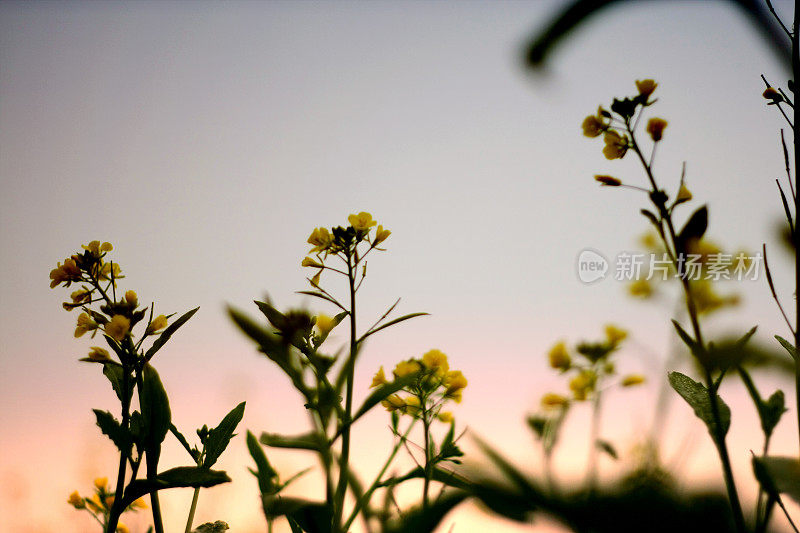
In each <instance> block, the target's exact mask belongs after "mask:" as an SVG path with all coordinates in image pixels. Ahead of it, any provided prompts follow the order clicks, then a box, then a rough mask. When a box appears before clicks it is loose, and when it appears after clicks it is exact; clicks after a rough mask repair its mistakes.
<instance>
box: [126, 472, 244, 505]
mask: <svg viewBox="0 0 800 533" xmlns="http://www.w3.org/2000/svg"><path fill="white" fill-rule="evenodd" d="M230 480H231V478H229V477H228V474H226V473H225V472H221V471H219V470H208V469H206V468H200V467H196V466H179V467H177V468H172V469H170V470H167V471H165V472H162V473H160V474H158V476H157V477H156V479H155V481H147V480H145V479H136V480H134V481H131V482H130V483H129V484H128V486H127V487H126V488H125V497H124V499H123V508H125V507H127V506H128V505H130V504H131V503H133V502H134V501H136V500H137V499H138V498H141V497H142V496H144V495H145V494H148V493H150V492H153V491H155V490H163V489H172V488H177V487H201V488H208V487H213V486H215V485H219V484H220V483H228V482H229V481H230Z"/></svg>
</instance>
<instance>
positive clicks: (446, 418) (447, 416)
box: [436, 411, 453, 424]
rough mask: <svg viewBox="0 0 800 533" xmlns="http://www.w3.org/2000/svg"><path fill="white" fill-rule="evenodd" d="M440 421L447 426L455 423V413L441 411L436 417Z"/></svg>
mask: <svg viewBox="0 0 800 533" xmlns="http://www.w3.org/2000/svg"><path fill="white" fill-rule="evenodd" d="M436 418H438V419H439V420H440V421H442V422H444V423H445V424H449V423H450V422H452V421H453V413H451V412H450V411H440V412H439V414H438V415H436Z"/></svg>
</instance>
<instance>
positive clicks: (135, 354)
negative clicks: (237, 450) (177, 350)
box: [50, 241, 244, 533]
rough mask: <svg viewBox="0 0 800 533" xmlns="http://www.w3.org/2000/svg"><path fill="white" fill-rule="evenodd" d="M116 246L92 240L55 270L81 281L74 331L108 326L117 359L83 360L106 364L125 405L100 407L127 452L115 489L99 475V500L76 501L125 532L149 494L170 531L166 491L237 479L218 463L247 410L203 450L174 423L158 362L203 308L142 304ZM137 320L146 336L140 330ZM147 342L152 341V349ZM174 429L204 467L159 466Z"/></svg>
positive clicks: (71, 306) (102, 353) (99, 354)
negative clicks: (125, 522)
mask: <svg viewBox="0 0 800 533" xmlns="http://www.w3.org/2000/svg"><path fill="white" fill-rule="evenodd" d="M112 250H113V246H112V245H111V243H108V242H102V243H101V242H100V241H91V242H90V243H89V244H88V245H83V246H82V251H79V252H78V253H76V254H73V255H72V256H70V257H68V258H66V259H65V260H64V262H63V264H62V263H58V265H57V266H56V268H54V269H53V270H52V271H51V272H50V280H51V281H50V287H51V288H55V287H57V286H59V285H61V286H64V287H70V286H72V285H76V286H77V290H75V291H73V292H72V293H71V294H70V301H67V302H64V303H63V307H64V309H65V310H67V311H73V310H78V309H79V310H81V313H80V314H79V315H78V318H77V325H76V327H75V333H74V336H75V337H82V336H83V335H85V334H87V333H90V334H91V337H92V338H94V337H95V335H96V334H97V333H98V332H100V333H101V334H102V336H103V338H104V339H105V341H106V344H107V345H108V347H109V348H110V349H111V351H112V352H113V354H114V357H112V355H111V354H110V353H109V351H108V350H106V349H105V348H103V347H100V346H92V347H91V349H90V351H89V353H88V355H87V356H86V357H83V358H82V359H81V361H85V362H89V363H93V364H97V365H99V366H101V367H102V371H103V375H104V376H105V377H106V378H107V379H108V380H109V381H110V383H111V386H112V388H113V390H114V392H115V393H116V396H117V399H118V400H119V401H120V407H121V408H120V419H119V420H118V419H117V418H116V417H115V416H114V415H113V414H112V413H111V412H110V411H103V410H100V409H94V410H93V411H94V414H95V417H96V420H97V425H98V427H99V428H100V430H101V431H102V432H103V434H105V435H106V436H108V438H109V439H111V441H112V442H113V443H114V445H115V446H116V448H117V450H118V451H119V454H120V455H119V467H118V469H117V477H116V480H115V482H114V484H113V487H114V488H113V490H112V489H111V488H108V487H106V482H105V479H104V478H103V479H102V481H103V482H102V483H100V480H96V482H95V485H96V488H97V492H96V493H95V496H96V498H94V497H93V498H90V499H86V498H81V497H80V495H79V494H77V493H73V495H72V496H70V499H69V503H70V504H72V505H73V506H74V507H76V508H81V509H87V510H89V511H90V512H92V513H93V514H94V515H95V518H99V517H100V516H102V519H98V522H100V523H101V525H102V526H103V530H104V531H106V532H109V533H111V532H115V531H119V530H123V531H125V529H126V528H125V527H124V526H122V527H120V525H119V517H120V515H121V514H122V513H123V512H124V511H125V510H126V509H129V508H130V507H131V505H134V506H139V507H140V504H139V503H136V502H139V501H140V500H139V498H141V497H142V496H144V495H145V494H149V495H150V507H151V509H152V513H153V525H154V528H155V531H156V533H163V531H164V526H163V522H162V516H161V506H160V504H159V499H158V491H160V490H164V489H169V488H174V487H194V488H195V489H196V491H197V490H199V489H200V488H201V487H212V486H214V485H218V484H220V483H225V482H228V481H230V478H229V477H228V476H227V474H225V472H222V471H217V470H211V469H210V467H211V466H212V465H213V464H214V462H216V460H217V459H218V458H219V456H220V454H222V452H223V451H224V450H225V448H226V447H227V445H228V443H229V442H230V439H231V437H232V436H233V432H234V430H235V428H236V425H237V424H238V422H239V420H241V417H242V415H243V413H244V404H240V405H239V406H237V407H236V408H235V409H234V410H233V411H232V412H231V413H230V414H229V415H228V416H227V417H225V419H224V420H223V422H222V423H221V424H220V425H219V426H218V427H217V428H214V429H212V430H206V431H205V433H204V435H201V441H202V443H203V448H202V450H198V449H197V448H196V447H195V448H192V447H190V446H189V444H188V442H187V441H186V438H185V437H184V436H183V435H182V434H181V433H180V432H179V431H178V429H177V428H176V427H175V425H174V424H173V423H172V414H171V411H170V407H169V399H168V397H167V392H166V390H165V389H164V386H163V384H162V383H161V379H160V377H159V375H158V372H156V370H155V368H154V367H153V365H152V364H151V361H152V359H153V357H154V356H155V355H156V353H157V352H158V351H159V350H160V349H161V348H162V347H163V346H164V344H166V342H167V341H169V339H170V338H171V337H172V335H173V334H174V333H175V332H176V331H177V330H178V328H180V327H181V326H183V325H184V324H185V323H186V322H187V321H188V320H189V319H190V318H191V317H192V316H193V315H194V314H195V312H197V309H192V310H191V311H188V312H187V313H185V314H183V315H182V316H180V317H179V318H177V319H175V320H173V321H172V322H171V323H170V321H171V319H172V316H173V315H157V316H154V315H155V313H154V309H155V305H154V304H150V305H149V306H142V305H141V304H140V302H139V297H138V295H137V294H136V292H134V291H132V290H127V291H125V292H124V293H123V292H122V291H121V290H118V288H117V284H118V281H119V280H120V279H122V278H123V277H124V276H122V272H121V269H120V266H119V264H118V263H115V262H113V261H111V260H109V259H108V254H109V253H110V252H111V251H112ZM118 293H119V296H118ZM137 326H139V332H138V338H137V334H136V333H134V331H135V328H137ZM145 341H152V342H149V347H147V348H146V347H145ZM134 393H136V403H134ZM137 404H138V406H137ZM137 407H138V409H137ZM169 432H171V433H172V434H173V435H175V437H176V438H177V439H178V440H179V441H180V442H181V444H182V445H183V446H184V447H185V448H186V450H187V451H188V452H189V453H190V454H191V456H192V458H193V459H194V460H195V462H196V466H191V467H177V468H172V469H169V470H166V471H163V472H159V471H158V463H159V459H160V456H161V446H162V443H163V442H164V439H165V438H166V436H167V433H169ZM143 461H144V466H145V471H146V472H145V478H144V479H139V478H138V477H137V475H138V473H139V469H140V467H141V466H142V462H143ZM100 485H102V487H101V486H100ZM196 499H197V492H195V500H194V502H193V503H192V510H191V511H190V518H189V524H187V528H186V529H187V531H190V529H191V519H192V517H193V514H194V508H195V506H196ZM81 500H83V504H81Z"/></svg>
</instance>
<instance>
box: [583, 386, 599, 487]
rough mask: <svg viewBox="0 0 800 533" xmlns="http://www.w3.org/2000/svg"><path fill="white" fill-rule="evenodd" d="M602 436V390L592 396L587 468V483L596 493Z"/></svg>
mask: <svg viewBox="0 0 800 533" xmlns="http://www.w3.org/2000/svg"><path fill="white" fill-rule="evenodd" d="M599 438H600V391H596V392H595V394H594V398H592V425H591V429H590V437H589V463H588V466H587V468H586V479H587V485H588V486H589V492H590V493H591V494H594V493H595V491H596V490H597V440H598V439H599Z"/></svg>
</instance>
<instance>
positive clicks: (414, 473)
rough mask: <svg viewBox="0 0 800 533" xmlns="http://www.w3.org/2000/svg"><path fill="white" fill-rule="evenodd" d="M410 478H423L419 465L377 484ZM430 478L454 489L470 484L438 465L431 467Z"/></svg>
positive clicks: (464, 488) (392, 484) (387, 485)
mask: <svg viewBox="0 0 800 533" xmlns="http://www.w3.org/2000/svg"><path fill="white" fill-rule="evenodd" d="M410 479H425V470H424V469H423V468H422V467H421V466H418V467H415V468H413V469H412V470H411V471H409V472H407V473H406V474H404V475H402V476H399V477H391V478H388V479H385V480H383V481H382V482H380V483H379V484H378V486H379V487H391V486H395V485H397V484H399V483H403V482H404V481H408V480H410ZM431 479H432V480H433V481H438V482H439V483H442V484H444V485H447V486H448V487H453V488H455V489H461V490H469V489H470V487H471V486H472V484H471V483H470V481H469V480H468V479H467V478H465V477H464V476H462V475H459V474H456V473H455V472H453V471H450V470H446V469H444V468H440V467H436V468H434V469H433V471H432V472H431Z"/></svg>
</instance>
